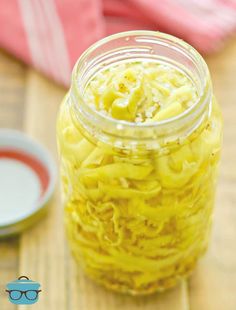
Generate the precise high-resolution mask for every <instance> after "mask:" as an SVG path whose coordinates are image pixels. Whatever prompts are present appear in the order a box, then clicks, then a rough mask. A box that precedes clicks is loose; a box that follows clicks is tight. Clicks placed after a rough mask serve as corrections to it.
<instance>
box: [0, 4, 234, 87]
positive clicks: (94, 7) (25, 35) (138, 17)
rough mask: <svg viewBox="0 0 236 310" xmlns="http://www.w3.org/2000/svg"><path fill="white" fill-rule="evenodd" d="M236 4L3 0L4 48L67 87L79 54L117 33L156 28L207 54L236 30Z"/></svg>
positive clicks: (0, 29)
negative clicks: (96, 42)
mask: <svg viewBox="0 0 236 310" xmlns="http://www.w3.org/2000/svg"><path fill="white" fill-rule="evenodd" d="M235 1H236V0H159V1H158V0H0V47H2V48H5V49H6V50H8V51H9V52H11V53H12V54H14V55H16V56H17V57H18V58H20V59H22V60H23V61H24V62H26V63H28V64H32V65H33V66H34V67H35V68H37V69H38V70H40V71H42V72H44V73H45V74H46V75H48V76H50V77H52V78H53V79H54V80H56V81H58V82H59V83H62V84H64V85H68V84H69V81H70V74H71V69H72V67H73V65H74V63H75V61H76V59H77V58H78V57H79V56H80V54H81V53H82V52H83V51H84V50H85V49H86V48H87V47H88V46H89V45H90V44H92V43H94V42H95V41H96V40H98V39H100V38H102V37H104V36H106V35H108V34H111V33H115V32H119V31H125V30H131V29H152V30H161V31H164V32H168V33H172V34H174V35H176V36H178V37H181V38H183V39H185V40H187V41H188V42H190V43H191V44H192V45H193V46H195V47H196V48H197V49H198V50H200V51H201V52H203V53H209V52H212V51H215V50H217V49H218V48H219V47H220V46H221V45H222V43H223V42H224V41H225V38H227V37H228V36H229V35H230V34H232V33H235V31H236V2H235Z"/></svg>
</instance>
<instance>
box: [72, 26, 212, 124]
mask: <svg viewBox="0 0 236 310" xmlns="http://www.w3.org/2000/svg"><path fill="white" fill-rule="evenodd" d="M131 37H132V38H134V39H135V40H136V42H139V41H141V40H146V42H147V43H148V42H152V43H156V44H162V45H166V46H167V47H169V48H170V49H175V50H176V51H177V52H179V53H183V54H184V55H185V56H186V57H188V58H189V59H190V60H191V61H193V62H194V63H195V64H197V65H198V66H199V67H201V80H202V91H201V93H200V94H199V96H198V98H197V100H196V101H195V102H194V103H193V104H192V105H191V106H190V107H188V108H187V109H186V110H184V111H183V112H182V113H180V114H178V115H176V116H173V117H170V118H167V119H164V120H161V121H154V122H150V123H135V122H129V121H126V120H119V119H115V118H112V117H110V116H107V115H104V114H102V113H100V111H98V110H96V109H94V108H93V107H92V106H90V105H89V104H87V103H85V102H84V101H83V98H82V96H81V94H82V89H81V83H80V82H81V80H80V79H81V78H82V77H81V74H80V70H81V67H82V65H83V64H84V63H87V60H86V59H87V57H88V56H89V55H91V54H92V53H93V52H95V51H96V50H97V49H98V48H101V47H102V46H104V45H105V44H107V43H109V42H110V41H115V40H117V39H124V40H126V41H127V38H129V39H130V38H131ZM154 41H155V42H154ZM210 81H211V80H210V73H209V70H208V67H207V64H206V63H205V61H204V59H203V57H202V56H201V55H200V53H199V52H198V51H197V50H196V49H195V48H193V47H192V46H191V45H190V44H188V43H186V42H185V41H183V40H182V39H179V38H177V37H175V36H172V35H169V34H166V33H163V32H159V31H150V30H133V31H126V32H120V33H116V34H113V35H110V36H107V37H105V38H103V39H101V40H99V41H97V42H96V43H94V44H92V45H91V46H90V47H89V48H88V49H87V50H86V51H84V53H83V54H82V55H81V56H80V57H79V59H78V60H77V62H76V64H75V66H74V69H73V72H72V85H71V92H72V93H73V94H74V96H75V97H76V99H77V100H76V102H78V98H79V99H81V100H80V104H79V105H78V104H76V105H75V110H77V111H78V110H79V112H80V113H85V114H86V116H87V117H90V116H91V117H92V118H93V120H94V121H96V123H101V124H102V127H104V126H108V127H111V126H112V127H114V126H115V127H116V128H118V129H120V128H122V129H123V128H125V129H130V130H132V129H133V128H136V129H140V130H141V129H142V130H144V129H145V128H147V129H160V128H163V127H167V126H170V125H171V124H173V123H176V122H182V121H184V120H185V121H187V119H188V118H189V116H191V115H192V114H193V113H194V111H195V110H198V108H199V109H201V110H204V108H205V107H206V105H207V103H209V102H210V101H211V95H212V94H211V83H210Z"/></svg>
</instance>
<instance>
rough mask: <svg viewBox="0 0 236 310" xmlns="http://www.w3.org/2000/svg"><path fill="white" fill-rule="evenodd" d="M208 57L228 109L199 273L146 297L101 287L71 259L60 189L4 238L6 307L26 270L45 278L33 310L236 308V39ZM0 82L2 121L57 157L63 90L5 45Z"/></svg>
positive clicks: (5, 309) (0, 288) (4, 309)
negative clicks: (9, 290)
mask: <svg viewBox="0 0 236 310" xmlns="http://www.w3.org/2000/svg"><path fill="white" fill-rule="evenodd" d="M207 62H208V64H209V67H210V71H211V73H212V78H213V83H214V88H215V94H216V96H217V98H218V100H219V102H220V104H221V106H222V110H223V114H224V120H225V128H224V148H223V158H222V165H221V172H220V180H219V186H218V193H217V199H216V209H215V219H214V228H213V238H212V242H211V247H210V250H209V251H208V254H207V255H206V256H205V258H204V259H202V260H201V261H200V263H199V265H198V268H197V270H196V271H195V273H194V275H193V276H192V277H191V278H190V279H189V281H183V282H182V283H181V284H180V285H179V286H178V287H177V288H175V289H173V290H171V291H169V292H167V293H164V294H156V295H153V296H150V297H142V298H132V297H129V296H120V295H117V294H114V293H112V292H109V291H107V290H105V289H103V288H102V287H99V286H97V285H96V284H94V283H93V282H92V281H90V280H89V279H87V278H86V277H85V276H84V275H83V274H82V273H81V272H80V271H78V270H77V268H76V266H75V263H74V261H73V259H72V258H71V255H70V252H69V250H68V248H67V243H66V239H65V235H64V230H63V210H62V206H61V204H60V197H59V189H57V190H56V192H55V195H54V198H53V201H52V203H51V206H50V211H49V214H48V216H47V217H46V218H44V219H43V220H41V222H39V223H38V224H37V225H35V227H33V228H31V229H30V230H28V231H26V232H24V233H23V234H22V235H20V236H19V237H16V238H13V239H8V240H4V241H1V242H0V309H1V310H12V309H16V306H14V305H12V304H10V303H9V302H8V300H7V295H6V294H5V292H4V289H5V285H6V283H7V282H9V281H11V280H13V279H15V278H17V277H18V276H20V275H28V276H29V277H30V278H32V279H34V280H37V281H39V282H40V283H41V285H42V290H43V292H42V293H41V296H40V300H39V302H38V303H37V304H35V305H34V306H33V309H35V310H37V309H39V310H49V309H50V310H120V309H122V310H136V309H142V310H154V309H155V310H189V309H191V310H236V82H235V81H236V42H235V41H234V42H233V41H231V42H229V43H228V45H227V46H226V47H225V48H224V50H223V51H222V52H221V53H219V54H216V55H213V56H210V57H208V58H207ZM0 89H1V91H0V127H12V128H17V129H21V130H23V131H25V132H27V133H28V134H29V135H31V136H33V137H34V138H36V139H37V140H39V141H41V142H42V143H43V144H44V145H46V146H47V147H48V148H49V149H50V150H51V152H52V153H53V155H54V156H55V158H56V143H55V121H56V114H57V110H58V106H59V104H60V102H61V100H62V97H63V95H64V94H65V90H64V89H63V88H61V87H59V86H57V85H55V84H54V83H53V82H51V81H49V80H48V79H46V78H45V77H43V76H42V75H40V74H39V73H37V72H35V71H34V70H32V69H30V68H28V67H26V66H25V65H23V64H21V63H20V62H18V61H16V60H14V59H13V58H12V57H10V56H8V55H6V54H5V53H4V52H0ZM0 194H1V192H0ZM18 309H20V310H25V309H28V307H27V306H26V307H25V306H20V307H19V308H18Z"/></svg>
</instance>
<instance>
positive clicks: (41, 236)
mask: <svg viewBox="0 0 236 310" xmlns="http://www.w3.org/2000/svg"><path fill="white" fill-rule="evenodd" d="M64 93H65V91H64V89H62V88H60V87H58V86H55V85H54V84H53V82H50V81H49V80H47V79H45V78H43V77H42V76H41V75H39V74H38V73H36V72H34V71H32V70H29V71H28V76H27V81H26V99H25V118H24V121H25V125H24V128H25V131H26V132H27V133H28V134H29V135H31V136H32V137H34V138H36V139H37V140H38V141H40V142H42V143H43V144H44V145H45V146H46V147H48V149H49V150H50V151H51V152H52V154H53V156H54V157H55V155H56V142H55V141H56V140H55V123H56V114H57V110H58V106H59V103H60V102H61V100H62V97H63V96H64ZM64 243H65V241H64V231H63V217H62V208H61V206H60V203H59V195H58V190H57V193H55V195H54V197H53V199H52V201H51V203H50V206H49V214H48V216H47V217H46V218H44V219H43V220H41V222H39V223H37V224H36V225H35V227H33V228H31V229H30V230H28V231H26V232H25V233H24V234H23V235H22V236H21V238H20V259H19V270H20V274H26V275H28V276H29V277H30V278H32V279H34V280H35V281H39V282H40V283H41V285H42V290H43V292H42V294H41V296H40V301H39V302H38V303H37V304H35V305H34V309H35V310H36V309H50V310H53V309H57V310H62V309H66V306H65V297H66V288H65V274H66V269H65V267H66V264H65V246H64ZM19 309H28V308H27V306H20V307H19Z"/></svg>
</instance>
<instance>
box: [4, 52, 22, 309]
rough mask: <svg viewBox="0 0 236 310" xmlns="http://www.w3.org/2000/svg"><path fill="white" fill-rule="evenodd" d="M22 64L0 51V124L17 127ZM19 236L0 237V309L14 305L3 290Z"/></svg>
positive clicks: (13, 268) (12, 272)
mask: <svg viewBox="0 0 236 310" xmlns="http://www.w3.org/2000/svg"><path fill="white" fill-rule="evenodd" d="M25 73H26V67H25V66H24V65H23V64H22V63H20V62H18V61H16V60H14V59H13V58H12V57H10V56H8V55H7V54H5V53H4V52H0V127H11V128H15V129H21V128H22V124H23V114H24V93H25ZM18 257H19V240H18V238H11V239H8V240H5V241H4V240H0V309H1V310H13V309H15V308H16V307H15V306H14V305H11V304H10V303H9V301H8V297H7V295H6V294H5V293H4V291H5V286H6V283H8V282H9V281H12V280H13V279H15V277H16V275H17V274H18Z"/></svg>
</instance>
